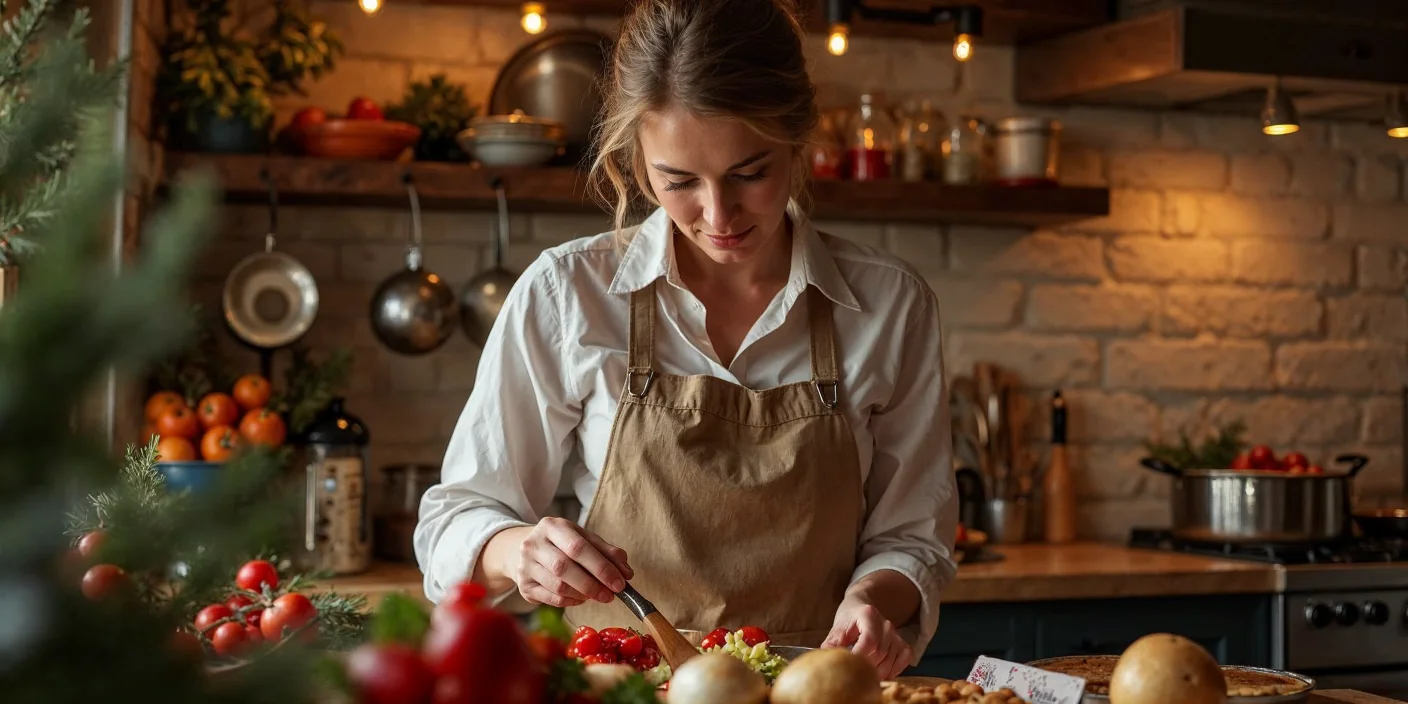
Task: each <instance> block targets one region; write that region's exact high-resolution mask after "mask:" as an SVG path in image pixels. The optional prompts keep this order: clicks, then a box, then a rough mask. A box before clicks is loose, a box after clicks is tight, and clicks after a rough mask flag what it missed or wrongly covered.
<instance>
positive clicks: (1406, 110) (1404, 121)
mask: <svg viewBox="0 0 1408 704" xmlns="http://www.w3.org/2000/svg"><path fill="white" fill-rule="evenodd" d="M1384 128H1385V131H1386V132H1388V136H1390V137H1393V138H1394V139H1408V105H1404V100H1403V96H1402V95H1399V94H1397V93H1395V94H1392V95H1390V96H1388V109H1387V110H1386V111H1385V112H1384Z"/></svg>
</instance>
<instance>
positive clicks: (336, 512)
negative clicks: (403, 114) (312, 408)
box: [290, 398, 372, 575]
mask: <svg viewBox="0 0 1408 704" xmlns="http://www.w3.org/2000/svg"><path fill="white" fill-rule="evenodd" d="M343 403H344V401H343V399H341V398H335V399H333V400H332V401H331V402H330V403H329V404H328V405H327V407H326V408H324V409H323V410H322V411H321V412H320V413H319V414H318V415H317V416H316V417H315V418H314V419H313V422H312V423H311V424H309V426H308V429H307V430H306V431H304V433H303V436H302V437H300V438H299V442H298V444H299V457H300V459H301V462H300V463H299V464H298V465H295V466H296V467H301V468H302V470H303V475H304V476H303V480H304V481H303V508H302V514H303V515H302V519H303V520H302V521H301V522H300V524H299V540H298V541H297V549H296V550H295V551H294V554H293V555H291V556H290V557H291V558H292V559H293V561H294V562H295V563H297V564H299V565H300V566H302V567H303V568H304V569H310V570H327V571H329V572H331V573H333V574H338V575H343V574H356V573H358V572H364V571H366V570H367V568H369V567H371V533H372V528H371V517H370V515H369V511H368V506H367V481H368V469H367V466H368V465H367V443H368V441H369V440H370V434H369V433H368V432H367V428H366V425H365V424H363V423H362V420H361V419H360V418H357V417H356V416H354V415H351V414H349V413H347V411H346V410H345V409H344V408H343Z"/></svg>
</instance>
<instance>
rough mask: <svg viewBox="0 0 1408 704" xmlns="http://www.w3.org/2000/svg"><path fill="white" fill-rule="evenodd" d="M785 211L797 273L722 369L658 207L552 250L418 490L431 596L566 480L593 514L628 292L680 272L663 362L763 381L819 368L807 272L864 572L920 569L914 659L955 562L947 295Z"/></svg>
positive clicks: (623, 347) (501, 324)
mask: <svg viewBox="0 0 1408 704" xmlns="http://www.w3.org/2000/svg"><path fill="white" fill-rule="evenodd" d="M791 215H792V218H793V222H794V228H793V241H792V264H791V274H790V276H789V279H788V282H787V284H786V285H785V286H784V287H783V289H782V290H781V291H780V292H779V293H778V294H777V297H776V298H774V299H773V301H772V302H771V303H770V304H769V305H768V307H767V309H766V310H765V311H764V312H763V314H762V316H761V317H760V318H759V319H758V321H757V322H756V323H754V325H753V327H752V329H751V330H750V331H749V332H748V335H747V336H746V337H745V338H744V340H743V344H742V345H741V346H740V347H739V350H738V354H737V355H736V357H735V359H734V360H733V361H732V362H730V363H729V364H727V365H725V364H723V363H721V362H720V360H719V358H718V356H717V355H716V354H715V353H714V351H713V346H712V344H711V343H710V341H709V336H708V333H707V332H706V330H705V327H704V315H705V311H704V306H703V305H702V304H701V303H700V302H699V299H697V298H696V297H695V296H694V295H693V294H692V293H690V291H689V289H688V287H686V286H685V284H684V282H683V281H682V280H681V279H680V276H679V269H678V266H677V264H676V258H675V251H674V238H673V236H672V235H673V227H672V224H671V222H670V219H669V217H668V216H667V215H666V214H665V212H664V210H663V209H657V210H656V211H655V213H654V214H652V215H651V216H650V217H649V218H648V219H646V220H645V221H644V222H643V223H642V224H641V225H639V226H638V227H636V228H634V236H633V237H631V240H630V243H629V245H627V246H626V247H625V249H624V251H622V250H621V248H620V246H619V245H618V244H617V243H616V241H615V239H614V236H613V234H612V233H609V232H608V233H604V234H600V235H596V236H593V237H586V238H582V239H578V240H574V241H571V242H568V243H566V244H563V245H560V246H557V247H553V248H551V249H548V250H546V251H544V252H543V253H542V255H541V256H540V257H538V259H537V260H535V261H534V262H533V264H531V265H530V266H529V267H528V269H527V270H526V271H524V272H523V274H522V275H521V276H520V278H519V280H518V282H517V284H515V285H514V287H513V290H512V291H511V292H510V293H509V295H508V299H507V301H505V303H504V307H503V310H502V311H501V312H500V313H499V318H498V320H497V321H496V322H495V324H494V327H493V330H492V332H491V333H490V335H489V339H488V341H487V342H486V343H485V347H484V353H483V355H482V356H481V357H480V361H479V368H478V370H477V375H476V377H475V382H474V391H473V392H472V393H471V394H470V397H469V402H468V403H467V404H466V405H465V408H464V412H463V413H462V414H461V415H460V419H459V423H458V425H457V426H456V427H455V432H454V435H453V437H452V438H451V439H450V444H449V448H448V450H447V452H446V454H445V461H444V465H443V468H442V476H441V483H440V484H438V485H436V486H434V487H432V488H431V489H430V490H428V491H427V492H426V494H425V496H424V498H423V499H422V501H421V507H420V521H419V523H418V525H417V526H416V530H415V550H416V557H417V559H418V560H419V562H420V567H421V570H422V571H423V572H424V573H425V592H426V594H427V596H428V597H429V598H430V599H432V600H435V601H438V600H439V599H440V598H441V596H442V595H443V594H444V593H445V591H446V590H447V589H448V588H449V587H451V586H453V585H454V584H456V583H457V582H460V581H462V580H464V579H467V578H469V576H470V575H471V574H472V572H473V567H474V565H475V563H476V562H477V561H478V559H479V554H480V552H481V551H482V550H483V548H484V545H485V543H487V542H488V541H489V539H490V538H491V537H492V536H493V535H494V534H495V533H497V532H499V531H501V530H503V529H505V528H510V527H513V526H523V525H528V524H531V523H536V522H537V521H538V520H539V519H541V518H542V517H543V515H544V511H545V510H546V509H547V508H548V506H549V504H550V503H551V502H552V501H553V499H554V496H555V494H556V492H557V490H558V488H559V486H569V487H571V490H572V491H573V493H575V494H576V497H577V499H578V500H579V501H580V502H581V504H582V508H583V511H582V514H581V515H582V516H586V509H587V508H589V507H590V506H591V503H592V497H593V496H594V495H595V493H596V488H597V481H598V480H599V478H600V476H601V470H602V467H603V465H604V464H605V461H606V449H607V442H608V440H609V439H610V437H611V425H612V422H613V420H614V418H615V414H616V407H617V404H618V401H619V397H620V393H621V389H622V387H623V384H624V383H625V375H626V366H627V364H626V358H627V348H628V328H629V320H628V319H629V312H630V306H629V303H630V294H631V292H633V291H635V290H637V289H640V288H642V287H644V286H646V285H647V284H649V283H650V282H652V281H655V280H657V279H660V278H664V280H665V282H666V283H667V284H668V285H664V286H658V287H657V288H656V290H657V291H658V292H659V295H660V297H661V306H662V308H661V309H659V310H660V311H661V312H663V316H662V315H660V313H659V312H658V313H657V316H658V317H657V321H660V322H657V324H656V328H655V362H654V364H655V367H656V368H657V369H659V370H660V371H661V372H664V373H670V374H681V375H689V374H709V375H712V376H716V377H719V378H721V379H724V380H727V381H729V382H732V383H735V384H739V385H742V386H745V387H748V388H750V389H755V390H758V389H765V388H769V387H774V386H780V385H782V384H788V383H793V382H798V381H806V380H809V379H810V378H811V365H810V357H809V354H808V349H809V348H808V343H809V339H810V338H809V336H808V327H807V316H806V311H805V310H804V309H802V310H799V309H798V308H797V306H796V305H795V304H796V302H797V300H798V299H799V298H801V297H802V295H803V294H804V293H805V291H806V287H807V286H809V285H810V286H815V287H817V288H818V289H820V290H821V292H822V293H824V294H825V295H826V296H827V297H829V298H830V299H831V300H832V301H833V302H834V303H835V305H834V314H833V315H834V320H835V325H836V344H837V354H838V361H839V363H840V367H841V383H840V397H841V406H842V407H843V408H844V410H845V413H846V420H847V422H848V423H849V425H850V428H851V431H852V432H853V433H854V434H855V440H856V447H857V448H858V449H859V451H860V462H859V466H860V472H861V481H862V482H863V485H864V487H865V492H864V494H865V513H864V526H863V529H862V532H861V536H860V544H859V545H858V546H857V547H858V550H857V555H858V559H859V564H858V566H857V567H856V569H855V572H854V576H853V580H858V579H860V578H861V577H863V576H865V575H867V574H870V573H872V572H875V571H877V570H882V569H889V570H894V571H896V572H899V573H900V574H903V575H904V576H906V577H908V578H909V579H910V580H911V581H913V582H914V584H915V585H916V586H917V587H918V588H919V593H920V595H921V596H922V605H921V607H920V614H919V620H918V623H917V624H915V625H917V626H918V627H917V628H907V629H905V632H906V633H907V634H908V637H909V639H910V641H911V646H912V647H913V648H914V653H915V657H916V658H917V657H918V656H919V655H920V654H922V653H923V652H924V649H925V648H926V647H927V645H928V642H929V640H930V639H931V638H932V637H933V634H934V630H935V628H936V627H937V625H938V613H939V595H940V592H941V590H942V589H943V588H944V586H945V585H947V584H948V582H949V581H950V580H951V579H952V578H953V576H954V572H955V571H956V565H955V563H954V559H953V557H952V548H953V542H954V537H955V535H954V533H955V530H956V524H957V520H958V518H957V515H958V504H957V496H956V490H955V486H954V480H953V467H952V460H951V452H952V448H951V437H950V430H949V413H948V392H947V389H946V388H945V385H944V368H943V360H942V354H941V351H940V332H939V312H938V305H937V303H936V301H935V299H934V294H933V292H932V291H931V290H930V288H929V286H928V285H927V284H926V283H925V281H924V280H923V279H922V278H921V277H920V276H918V275H917V274H916V273H915V272H914V271H913V270H912V269H911V268H910V267H909V266H908V265H906V264H905V263H903V262H902V261H900V260H898V259H896V258H895V257H893V256H891V255H889V254H886V253H884V252H881V251H879V250H876V249H873V248H870V247H866V246H863V245H859V244H855V243H852V242H850V241H847V240H844V239H841V238H838V237H833V236H830V235H826V234H822V233H819V232H817V231H816V230H815V229H814V228H813V227H812V226H811V225H810V224H809V223H808V222H807V221H806V219H805V218H803V217H799V216H798V215H797V213H796V212H795V211H793V212H792V213H791ZM628 232H629V231H628ZM758 529H759V530H767V526H766V523H765V522H764V523H760V524H759V526H758ZM627 550H628V551H629V548H627ZM798 587H799V588H806V587H805V585H798ZM505 596H506V595H505Z"/></svg>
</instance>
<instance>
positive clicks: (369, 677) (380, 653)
mask: <svg viewBox="0 0 1408 704" xmlns="http://www.w3.org/2000/svg"><path fill="white" fill-rule="evenodd" d="M347 678H348V680H350V681H351V683H352V686H353V687H354V688H355V689H356V691H357V701H358V702H361V704H403V703H407V702H424V701H428V700H429V699H430V693H431V690H432V689H433V688H434V686H435V676H434V675H432V674H430V668H428V667H426V666H425V661H424V660H422V659H421V657H420V652H419V651H417V650H416V649H415V648H412V647H410V646H408V645H404V644H401V643H377V644H367V645H363V646H361V647H360V648H357V649H356V650H354V651H352V654H351V655H349V656H347Z"/></svg>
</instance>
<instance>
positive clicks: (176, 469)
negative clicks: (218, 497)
mask: <svg viewBox="0 0 1408 704" xmlns="http://www.w3.org/2000/svg"><path fill="white" fill-rule="evenodd" d="M220 467H221V463H220V462H206V461H204V460H185V461H180V462H157V463H156V471H158V472H160V473H161V476H162V478H164V479H165V480H166V490H167V491H170V492H180V491H188V490H189V491H191V492H202V491H207V490H210V489H213V488H214V487H215V483H216V482H217V481H219V478H220V477H219V475H220Z"/></svg>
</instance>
